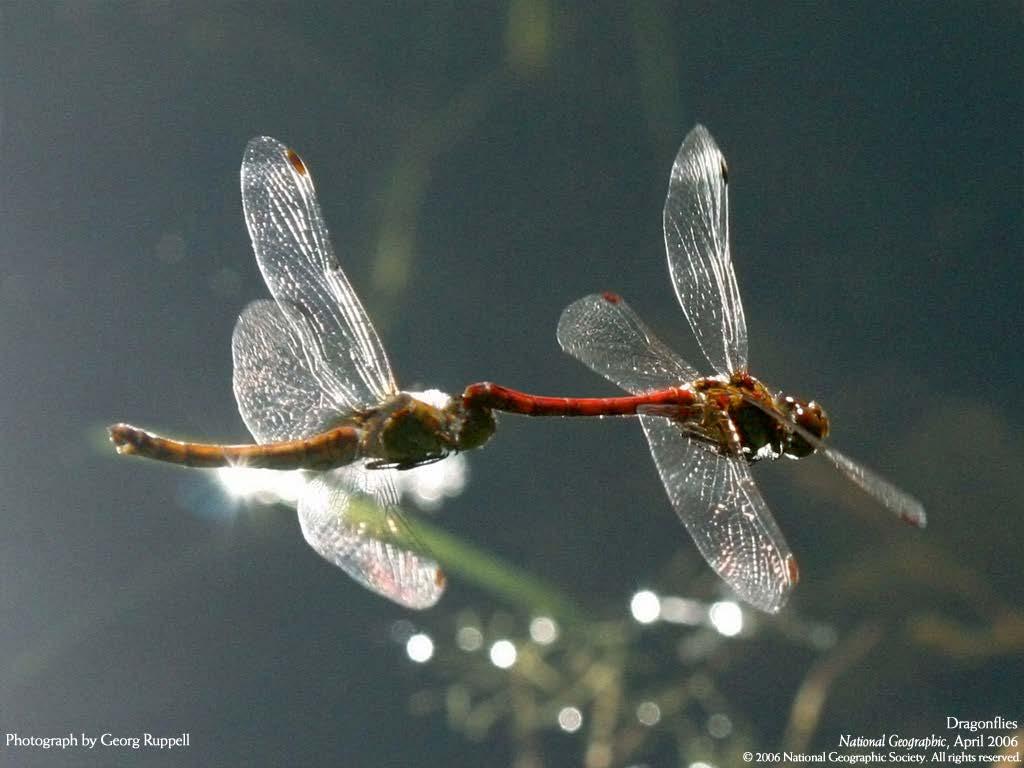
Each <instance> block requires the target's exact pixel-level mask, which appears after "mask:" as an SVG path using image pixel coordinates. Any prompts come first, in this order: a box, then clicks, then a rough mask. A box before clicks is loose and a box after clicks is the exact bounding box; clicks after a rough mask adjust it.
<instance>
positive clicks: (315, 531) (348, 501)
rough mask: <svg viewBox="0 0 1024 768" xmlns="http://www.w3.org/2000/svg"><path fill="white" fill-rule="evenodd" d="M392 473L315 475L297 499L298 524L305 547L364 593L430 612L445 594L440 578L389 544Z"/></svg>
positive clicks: (353, 470) (430, 565) (422, 560)
mask: <svg viewBox="0 0 1024 768" xmlns="http://www.w3.org/2000/svg"><path fill="white" fill-rule="evenodd" d="M392 472H393V471H391V470H379V471H374V472H369V471H367V470H365V469H364V468H362V467H346V468H342V469H337V470H334V471H332V472H329V473H326V474H320V475H316V476H314V478H313V479H312V480H310V481H309V483H307V485H306V488H305V490H304V491H303V493H302V496H301V497H300V498H299V524H300V525H301V526H302V535H303V536H304V537H305V539H306V541H307V542H308V543H309V546H311V547H312V548H313V549H314V550H316V552H317V553H318V554H319V555H320V556H321V557H323V558H324V559H325V560H328V561H329V562H331V563H333V564H334V565H336V566H338V567H339V568H341V569H342V570H343V571H345V573H347V574H348V575H349V576H351V577H352V578H353V579H355V580H356V581H358V582H359V583H360V584H362V585H363V586H364V587H366V588H367V589H370V590H372V591H374V592H376V593H377V594H379V595H383V596H384V597H386V598H388V599H390V600H393V601H394V602H396V603H398V604H399V605H403V606H405V607H406V608H414V609H418V610H419V609H423V608H429V607H431V606H432V605H434V604H435V603H436V602H437V601H438V599H439V598H440V597H441V594H442V593H443V592H444V586H445V580H444V574H443V573H442V572H441V570H440V568H439V567H438V565H437V563H436V562H434V561H433V560H431V559H429V558H426V557H423V556H422V555H418V554H416V553H415V552H412V551H410V550H408V549H405V548H403V547H401V546H399V545H397V544H395V543H393V542H392V541H391V540H389V539H394V533H393V531H392V528H391V526H392V525H393V524H394V519H395V518H394V516H395V515H396V514H397V510H396V507H395V504H396V503H397V499H398V496H397V493H396V491H395V487H394V482H393V479H392V478H391V474H392Z"/></svg>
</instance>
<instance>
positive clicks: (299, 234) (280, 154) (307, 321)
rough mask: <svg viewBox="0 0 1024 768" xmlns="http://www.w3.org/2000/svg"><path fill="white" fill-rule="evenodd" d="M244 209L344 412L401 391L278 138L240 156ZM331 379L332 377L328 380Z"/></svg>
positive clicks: (272, 283)
mask: <svg viewBox="0 0 1024 768" xmlns="http://www.w3.org/2000/svg"><path fill="white" fill-rule="evenodd" d="M242 207H243V210H244V211H245V221H246V225H247V226H248V228H249V236H250V237H251V238H252V247H253V250H254V251H255V253H256V261H257V263H258V264H259V266H260V271H261V272H262V273H263V279H264V280H265V281H266V283H267V288H268V289H269V290H270V293H271V295H273V297H274V298H275V299H277V301H278V303H279V304H280V306H281V310H282V312H283V314H284V315H285V317H287V318H288V320H289V322H291V324H292V326H293V329H294V331H295V335H296V337H297V338H298V339H299V340H300V343H301V344H302V347H303V349H304V350H305V354H306V357H307V358H309V359H310V360H313V361H315V363H314V366H315V367H317V368H318V369H320V370H322V371H324V372H327V373H329V377H324V381H323V383H324V385H325V386H327V387H329V389H330V392H331V396H332V398H333V399H334V400H335V401H337V402H340V403H343V404H344V405H345V406H346V407H347V408H353V409H354V408H359V407H364V406H368V405H376V404H377V403H379V402H381V401H382V400H384V399H385V398H386V397H387V396H388V395H391V394H393V393H394V392H395V391H396V390H397V387H396V386H395V381H394V378H393V377H392V375H391V367H390V365H389V364H388V359H387V355H386V354H385V352H384V347H383V345H382V344H381V342H380V338H378V336H377V332H376V331H375V330H374V328H373V324H372V323H371V322H370V319H369V317H367V315H366V311H365V310H364V309H363V306H362V304H360V302H359V298H358V297H357V296H356V294H355V291H353V290H352V286H351V285H349V282H348V279H347V278H346V277H345V273H344V272H342V270H341V267H340V265H339V264H338V260H337V258H336V257H335V255H334V250H333V248H332V247H331V242H330V238H329V236H328V234H327V227H326V226H325V225H324V220H323V216H322V215H321V213H320V205H319V203H318V202H317V197H316V190H315V189H314V187H313V179H312V177H311V176H310V174H309V170H308V169H307V168H306V166H305V164H304V163H303V162H302V160H301V159H300V158H299V156H298V155H297V154H295V152H293V151H292V150H290V149H288V148H287V147H285V146H284V145H283V144H282V143H281V142H279V141H277V140H276V139H272V138H269V137H267V136H262V137H260V138H256V139H253V140H252V141H250V142H249V145H248V146H247V147H246V149H245V157H244V158H243V159H242ZM328 378H329V380H328Z"/></svg>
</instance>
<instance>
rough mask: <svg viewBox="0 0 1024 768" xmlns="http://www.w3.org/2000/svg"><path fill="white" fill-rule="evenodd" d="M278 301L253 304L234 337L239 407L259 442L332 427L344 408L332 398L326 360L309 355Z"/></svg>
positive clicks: (235, 386) (236, 396)
mask: <svg viewBox="0 0 1024 768" xmlns="http://www.w3.org/2000/svg"><path fill="white" fill-rule="evenodd" d="M307 351H308V350H307V348H306V347H305V346H304V345H303V344H302V341H301V339H300V337H299V334H298V333H297V332H296V331H295V328H294V326H293V324H292V323H291V322H289V321H288V319H287V318H285V316H284V313H282V311H281V309H280V307H279V306H278V304H277V303H276V302H274V301H271V300H270V299H262V300H260V301H254V302H252V303H250V304H249V306H247V307H246V308H245V309H244V310H243V311H242V314H241V315H239V317H238V321H237V322H236V323H235V332H234V334H232V337H231V353H232V357H233V359H234V379H233V384H234V390H235V400H236V401H237V402H238V410H239V412H240V413H241V414H242V419H243V420H244V421H245V425H246V426H247V427H248V428H249V431H250V432H251V433H252V435H253V437H255V438H256V441H257V442H260V443H270V442H276V441H279V440H295V439H297V438H302V437H309V436H310V435H314V434H316V433H317V432H322V431H323V430H325V429H327V428H328V427H330V425H331V423H332V422H333V421H336V420H337V418H338V413H339V410H341V409H342V408H343V407H344V406H343V404H342V403H338V402H336V401H335V400H333V399H332V396H331V395H332V392H333V390H332V388H331V387H330V386H328V384H326V383H325V380H326V379H329V374H328V373H327V372H325V371H324V370H323V364H324V361H323V360H322V359H321V358H318V357H317V356H315V355H309V354H308V353H307Z"/></svg>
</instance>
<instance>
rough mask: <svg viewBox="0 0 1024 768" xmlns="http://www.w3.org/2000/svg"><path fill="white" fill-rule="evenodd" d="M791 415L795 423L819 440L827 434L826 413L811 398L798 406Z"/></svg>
mask: <svg viewBox="0 0 1024 768" xmlns="http://www.w3.org/2000/svg"><path fill="white" fill-rule="evenodd" d="M793 415H794V420H795V421H796V423H797V424H799V425H800V426H801V427H803V428H804V429H806V430H807V431H808V432H810V433H811V434H812V435H814V436H815V437H816V438H818V439H819V440H824V439H825V438H826V437H827V436H828V414H826V413H825V409H824V408H822V407H821V406H820V405H818V404H817V403H816V402H814V401H813V400H811V402H809V403H807V404H805V405H803V406H802V407H798V408H797V409H796V412H795V413H794V414H793Z"/></svg>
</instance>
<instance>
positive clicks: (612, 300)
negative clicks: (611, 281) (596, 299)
mask: <svg viewBox="0 0 1024 768" xmlns="http://www.w3.org/2000/svg"><path fill="white" fill-rule="evenodd" d="M601 298H602V299H604V300H605V301H607V302H608V303H609V304H619V303H621V302H622V297H621V296H619V294H617V293H612V292H611V291H604V292H603V293H602V294H601Z"/></svg>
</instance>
